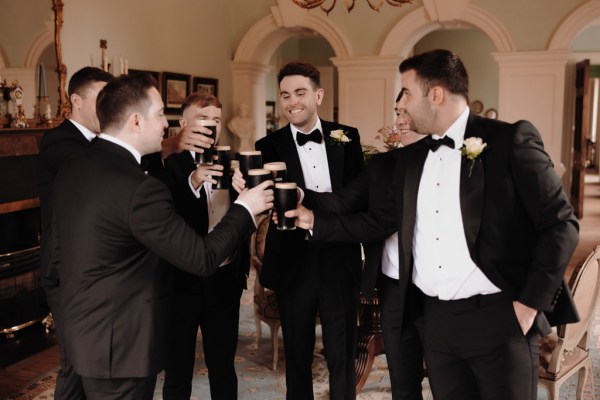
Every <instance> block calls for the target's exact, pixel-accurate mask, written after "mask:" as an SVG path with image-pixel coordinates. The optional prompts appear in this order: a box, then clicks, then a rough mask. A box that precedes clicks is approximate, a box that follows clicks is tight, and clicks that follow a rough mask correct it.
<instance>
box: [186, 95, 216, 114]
mask: <svg viewBox="0 0 600 400" xmlns="http://www.w3.org/2000/svg"><path fill="white" fill-rule="evenodd" d="M191 106H197V107H200V108H204V107H209V106H215V107H216V108H223V105H222V104H221V102H220V101H219V99H217V98H216V97H215V96H213V95H212V94H210V93H208V92H194V93H192V94H190V95H189V96H188V97H186V98H185V100H184V101H183V104H181V114H183V112H184V111H185V110H186V109H187V108H188V107H191Z"/></svg>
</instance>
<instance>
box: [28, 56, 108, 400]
mask: <svg viewBox="0 0 600 400" xmlns="http://www.w3.org/2000/svg"><path fill="white" fill-rule="evenodd" d="M112 78H113V76H112V75H111V74H109V73H108V72H104V71H102V70H101V69H99V68H94V67H85V68H82V69H80V70H79V71H77V72H75V73H74V74H73V76H72V77H71V79H70V80H69V87H68V94H69V101H70V103H71V118H70V119H65V120H64V121H63V122H62V123H61V124H60V125H59V126H57V127H56V128H54V129H50V130H48V131H46V132H45V133H44V136H43V137H42V141H41V142H40V152H39V190H40V210H41V222H42V238H41V243H40V252H41V260H40V279H41V282H40V284H41V286H42V287H43V288H44V291H45V293H46V299H47V301H48V305H49V306H50V312H52V316H53V317H54V325H55V332H56V337H57V341H58V349H59V357H60V371H59V373H58V376H57V378H56V387H55V390H54V398H55V399H57V400H63V399H82V398H85V394H84V393H83V387H82V386H81V378H80V377H79V376H78V375H77V374H75V373H74V372H73V366H72V365H71V362H70V360H69V358H68V357H67V354H66V353H65V346H64V338H63V337H62V332H63V328H62V327H61V326H60V324H61V319H62V313H61V311H60V308H59V305H60V297H59V290H60V282H59V279H58V270H57V268H51V267H50V254H51V251H52V240H51V237H52V233H51V229H50V228H51V222H52V185H53V183H54V178H55V177H56V174H57V173H58V170H59V168H60V166H61V165H62V163H63V162H64V161H65V160H66V159H68V158H70V157H73V156H75V155H78V154H81V153H83V152H85V150H86V149H87V148H88V147H90V146H91V142H92V140H93V139H94V138H95V137H96V135H97V134H98V133H100V124H99V122H98V117H97V116H96V97H97V96H98V93H99V92H100V90H101V89H102V88H103V87H104V85H106V83H107V82H108V81H110V80H111V79H112Z"/></svg>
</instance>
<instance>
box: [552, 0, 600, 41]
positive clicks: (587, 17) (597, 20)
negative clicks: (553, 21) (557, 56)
mask: <svg viewBox="0 0 600 400" xmlns="http://www.w3.org/2000/svg"><path fill="white" fill-rule="evenodd" d="M591 25H600V1H598V0H590V1H588V2H587V3H585V4H583V5H582V6H580V7H579V8H577V9H576V10H575V11H573V12H572V13H571V14H569V16H568V17H567V18H566V19H565V20H564V21H563V22H562V23H561V24H560V25H559V26H558V28H557V29H556V31H555V32H554V34H553V35H552V38H551V39H550V42H549V43H548V50H564V49H569V48H570V47H571V43H572V42H573V40H575V38H576V37H577V35H579V33H581V32H582V31H583V30H584V29H585V28H587V27H588V26H591Z"/></svg>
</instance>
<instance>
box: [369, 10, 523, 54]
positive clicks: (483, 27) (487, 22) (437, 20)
mask: <svg viewBox="0 0 600 400" xmlns="http://www.w3.org/2000/svg"><path fill="white" fill-rule="evenodd" d="M433 7H434V5H433V4H431V3H425V6H423V7H420V8H417V9H415V10H414V11H412V12H411V13H409V14H408V15H406V16H405V17H404V18H402V19H401V20H399V21H398V23H396V25H394V27H393V28H392V29H391V30H390V33H389V34H388V35H387V37H386V38H385V40H384V41H383V44H382V46H381V50H380V51H379V55H380V56H393V55H396V56H398V55H400V56H401V57H403V58H406V57H408V55H409V54H410V52H411V50H412V48H413V47H414V45H415V44H416V43H417V42H418V41H419V40H420V39H422V38H423V37H424V36H425V35H427V34H428V33H430V32H432V31H434V30H437V29H448V28H459V27H463V26H464V25H468V26H471V27H473V28H476V29H478V30H480V31H481V32H483V33H484V34H485V35H486V36H488V37H489V38H490V40H491V41H492V43H493V44H494V46H495V47H496V50H497V51H498V52H513V51H515V44H514V42H513V40H512V38H511V37H510V35H509V34H508V31H507V30H506V28H504V26H503V25H502V23H500V21H499V20H498V19H497V18H496V17H494V16H493V15H492V14H490V13H488V12H487V11H485V10H483V9H482V8H480V7H477V6H474V5H471V4H466V5H464V7H463V8H462V12H460V10H459V12H456V11H457V10H456V9H454V11H455V12H454V13H452V14H443V13H439V12H437V10H435V11H434V9H433Z"/></svg>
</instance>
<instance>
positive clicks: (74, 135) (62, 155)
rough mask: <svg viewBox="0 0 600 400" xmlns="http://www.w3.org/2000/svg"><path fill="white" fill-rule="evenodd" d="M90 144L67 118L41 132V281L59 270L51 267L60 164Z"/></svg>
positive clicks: (52, 276)
mask: <svg viewBox="0 0 600 400" xmlns="http://www.w3.org/2000/svg"><path fill="white" fill-rule="evenodd" d="M90 146H91V143H90V142H89V141H88V140H87V139H86V138H85V136H84V135H83V133H81V131H80V130H79V129H78V128H77V127H76V126H75V125H74V124H73V123H72V122H71V121H70V120H68V119H66V120H64V121H63V122H62V123H61V124H60V125H59V126H57V127H56V128H53V129H50V130H48V131H46V132H45V133H44V136H43V137H42V141H41V142H40V152H39V191H40V211H41V223H42V238H41V244H40V247H41V260H40V263H41V266H40V277H41V279H42V282H44V281H48V280H53V281H56V280H57V279H58V270H57V269H56V268H51V267H50V254H51V253H52V242H51V238H52V233H51V226H52V225H51V222H52V185H53V184H54V178H55V177H56V174H58V170H59V168H60V166H61V165H62V163H63V162H64V161H65V160H67V159H69V158H70V157H73V156H77V155H79V154H81V153H83V152H85V151H86V149H87V148H89V147H90Z"/></svg>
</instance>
